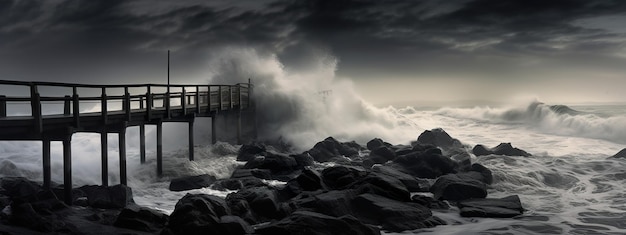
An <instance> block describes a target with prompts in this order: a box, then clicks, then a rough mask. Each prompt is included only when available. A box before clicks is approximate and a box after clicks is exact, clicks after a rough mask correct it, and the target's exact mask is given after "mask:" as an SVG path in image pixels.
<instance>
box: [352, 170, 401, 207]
mask: <svg viewBox="0 0 626 235" xmlns="http://www.w3.org/2000/svg"><path fill="white" fill-rule="evenodd" d="M350 188H352V189H354V190H355V191H357V192H358V193H371V194H376V195H379V196H383V197H386V198H390V199H394V200H397V201H409V200H410V199H411V198H410V193H409V190H407V189H406V186H404V184H403V183H402V182H401V181H400V180H398V179H396V178H394V177H391V176H388V175H384V174H380V173H376V172H371V173H369V174H367V175H366V176H364V177H362V178H360V179H358V180H357V182H356V183H355V184H354V185H351V186H350Z"/></svg>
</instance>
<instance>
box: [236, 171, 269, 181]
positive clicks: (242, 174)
mask: <svg viewBox="0 0 626 235" xmlns="http://www.w3.org/2000/svg"><path fill="white" fill-rule="evenodd" d="M248 177H256V178H259V179H265V180H271V179H272V173H271V172H270V170H268V169H241V168H239V169H235V171H233V173H232V174H231V175H230V178H231V179H240V178H248Z"/></svg>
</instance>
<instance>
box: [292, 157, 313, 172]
mask: <svg viewBox="0 0 626 235" xmlns="http://www.w3.org/2000/svg"><path fill="white" fill-rule="evenodd" d="M290 156H291V157H292V158H293V159H295V160H296V164H297V165H298V169H301V170H302V169H304V168H305V167H307V166H313V165H314V164H315V160H314V159H313V157H311V155H309V154H308V153H301V154H294V155H290Z"/></svg>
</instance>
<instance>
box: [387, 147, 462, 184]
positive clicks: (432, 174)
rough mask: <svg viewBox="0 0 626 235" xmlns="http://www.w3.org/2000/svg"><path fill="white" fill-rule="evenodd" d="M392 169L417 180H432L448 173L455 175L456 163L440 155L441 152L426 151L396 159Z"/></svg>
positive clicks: (435, 150) (436, 150) (437, 150)
mask: <svg viewBox="0 0 626 235" xmlns="http://www.w3.org/2000/svg"><path fill="white" fill-rule="evenodd" d="M391 166H393V167H394V168H396V169H398V170H400V171H402V172H405V173H408V174H410V175H413V176H416V177H419V178H430V179H434V178H437V177H439V176H441V175H444V174H448V173H456V172H457V170H456V168H457V166H458V165H457V163H456V162H454V161H453V160H452V159H450V158H449V157H446V156H443V155H441V150H439V149H437V148H435V149H432V148H431V149H426V150H424V151H421V152H420V151H416V152H413V153H410V154H407V155H402V156H398V157H396V159H394V160H393V164H391Z"/></svg>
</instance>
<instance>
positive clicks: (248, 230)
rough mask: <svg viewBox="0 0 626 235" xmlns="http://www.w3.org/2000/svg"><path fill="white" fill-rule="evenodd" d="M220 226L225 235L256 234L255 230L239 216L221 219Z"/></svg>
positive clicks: (228, 216)
mask: <svg viewBox="0 0 626 235" xmlns="http://www.w3.org/2000/svg"><path fill="white" fill-rule="evenodd" d="M219 224H220V226H221V227H222V231H223V232H224V234H229V235H244V234H252V233H254V228H252V226H250V224H249V223H248V222H246V221H245V220H243V219H241V217H239V216H232V215H225V216H222V217H221V218H220V221H219Z"/></svg>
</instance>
